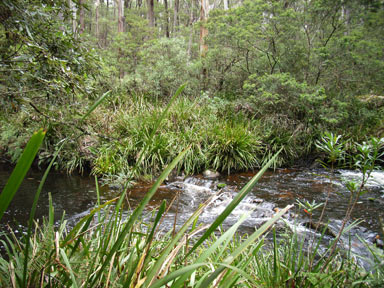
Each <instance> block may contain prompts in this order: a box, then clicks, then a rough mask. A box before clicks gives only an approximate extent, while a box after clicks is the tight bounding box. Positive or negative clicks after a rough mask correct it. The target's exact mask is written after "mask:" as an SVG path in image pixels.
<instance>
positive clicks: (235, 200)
mask: <svg viewBox="0 0 384 288" xmlns="http://www.w3.org/2000/svg"><path fill="white" fill-rule="evenodd" d="M281 150H282V149H280V150H279V151H278V152H277V153H276V154H275V155H274V156H273V157H272V158H271V159H270V160H269V161H268V163H267V164H266V165H265V166H264V167H263V168H262V169H261V170H260V171H259V172H258V173H257V174H256V175H255V176H254V177H253V178H252V179H251V180H250V181H249V182H248V183H247V185H245V186H244V187H243V189H241V191H240V192H239V193H238V194H237V195H236V196H235V197H234V198H233V200H232V201H231V203H229V205H228V206H227V207H226V208H225V210H224V211H223V212H222V213H221V214H220V215H219V217H217V218H216V220H215V221H214V222H213V223H212V224H211V226H210V227H209V228H208V230H207V231H206V232H205V233H204V234H203V235H202V236H201V237H200V239H199V240H198V241H197V242H196V243H195V245H194V246H193V247H192V248H191V250H190V251H189V252H188V254H187V255H186V256H185V258H186V257H188V256H189V255H191V253H192V252H193V251H194V250H195V249H196V248H197V247H199V246H200V245H201V243H203V242H204V240H206V239H207V238H208V237H209V235H210V234H211V233H213V232H214V231H215V230H216V228H217V227H219V225H220V224H221V223H223V222H224V220H225V219H226V218H227V217H228V215H229V214H231V212H232V211H233V210H234V209H235V208H236V206H237V205H238V204H239V203H240V202H241V200H243V199H244V197H245V196H247V194H248V193H249V192H250V191H251V189H252V188H253V186H254V185H255V184H256V183H257V182H258V181H259V179H260V178H261V176H263V174H264V172H265V171H266V170H267V169H268V168H269V166H271V165H272V163H273V162H274V161H275V159H276V157H277V156H278V155H279V153H280V151H281Z"/></svg>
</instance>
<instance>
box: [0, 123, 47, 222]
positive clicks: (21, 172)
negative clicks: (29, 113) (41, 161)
mask: <svg viewBox="0 0 384 288" xmlns="http://www.w3.org/2000/svg"><path fill="white" fill-rule="evenodd" d="M45 132H46V131H44V130H43V129H40V130H39V131H37V132H35V133H34V134H33V135H32V137H31V139H30V140H29V142H28V144H27V146H26V147H25V149H24V152H23V154H22V155H21V157H20V159H19V161H18V162H17V164H16V167H15V169H13V172H12V174H11V176H10V177H9V179H8V182H7V184H6V185H5V187H4V189H3V191H2V192H1V194H0V221H1V218H2V217H3V215H4V212H5V211H6V210H7V208H8V206H9V204H10V203H11V201H12V199H13V197H14V196H15V194H16V191H17V190H18V189H19V187H20V184H21V182H23V180H24V177H25V175H26V174H27V172H28V170H29V168H30V167H31V165H32V162H33V160H34V159H35V156H36V154H37V151H39V148H40V145H41V143H42V142H43V139H44V136H45Z"/></svg>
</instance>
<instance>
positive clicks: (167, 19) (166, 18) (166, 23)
mask: <svg viewBox="0 0 384 288" xmlns="http://www.w3.org/2000/svg"><path fill="white" fill-rule="evenodd" d="M164 9H165V36H167V38H169V11H168V0H164Z"/></svg>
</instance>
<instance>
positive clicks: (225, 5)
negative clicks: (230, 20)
mask: <svg viewBox="0 0 384 288" xmlns="http://www.w3.org/2000/svg"><path fill="white" fill-rule="evenodd" d="M224 10H228V0H224Z"/></svg>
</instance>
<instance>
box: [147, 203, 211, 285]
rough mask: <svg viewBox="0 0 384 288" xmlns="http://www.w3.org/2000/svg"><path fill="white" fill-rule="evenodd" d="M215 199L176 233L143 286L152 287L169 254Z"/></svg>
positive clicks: (194, 214) (201, 207) (200, 208)
mask: <svg viewBox="0 0 384 288" xmlns="http://www.w3.org/2000/svg"><path fill="white" fill-rule="evenodd" d="M212 199H213V197H211V198H210V199H208V200H207V201H206V202H205V203H204V204H201V205H200V207H199V208H198V209H197V210H196V211H195V212H194V213H193V214H192V215H191V217H189V219H188V220H187V221H186V222H185V223H184V224H183V226H182V227H181V228H180V230H179V232H178V233H176V235H175V236H173V237H172V240H171V241H170V242H169V243H168V245H167V247H166V248H165V249H164V250H163V251H162V252H161V254H160V256H159V257H158V258H157V260H156V263H155V264H154V265H153V267H152V268H151V270H150V271H149V272H148V273H147V276H146V280H145V282H144V284H143V287H148V286H149V285H151V283H152V282H153V281H154V279H156V276H157V274H158V272H159V270H160V268H161V266H162V265H163V263H164V261H165V260H166V258H167V257H168V256H169V253H170V252H171V250H172V249H174V247H175V246H176V244H177V242H178V241H179V240H180V238H181V237H182V236H184V235H185V234H184V233H185V231H187V229H188V228H189V226H190V225H191V224H193V223H194V222H195V221H196V219H197V218H198V217H199V216H200V214H201V213H202V212H203V210H204V209H205V207H207V205H208V204H209V203H211V201H212Z"/></svg>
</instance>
